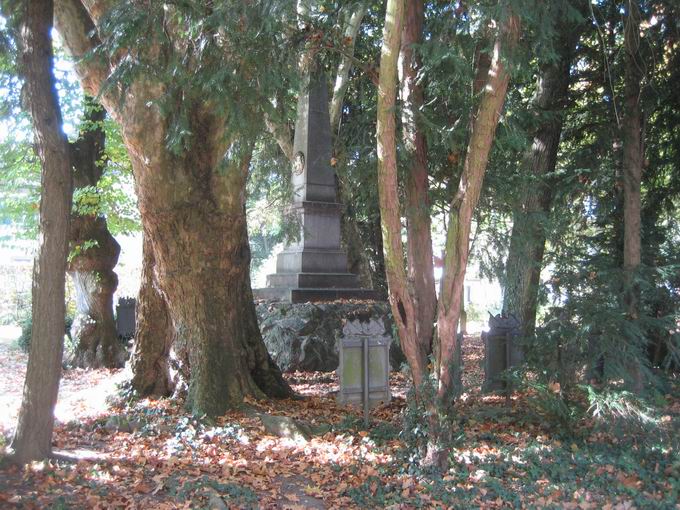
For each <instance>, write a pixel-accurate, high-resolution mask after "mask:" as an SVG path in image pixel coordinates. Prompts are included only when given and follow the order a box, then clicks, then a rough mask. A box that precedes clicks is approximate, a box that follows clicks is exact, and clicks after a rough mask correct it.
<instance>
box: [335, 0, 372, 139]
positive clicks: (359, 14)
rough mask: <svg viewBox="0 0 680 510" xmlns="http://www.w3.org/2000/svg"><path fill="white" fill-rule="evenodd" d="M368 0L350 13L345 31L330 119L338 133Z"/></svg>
mask: <svg viewBox="0 0 680 510" xmlns="http://www.w3.org/2000/svg"><path fill="white" fill-rule="evenodd" d="M366 8H367V5H366V2H360V3H358V4H357V5H356V6H355V8H354V9H353V10H352V11H351V12H350V13H348V16H347V24H346V25H345V30H344V31H343V36H344V41H343V42H342V44H344V45H345V48H344V50H345V54H343V55H342V56H341V57H340V64H338V71H337V73H336V75H335V85H334V86H333V97H332V98H331V104H330V108H329V110H330V112H329V114H330V119H331V131H333V132H335V133H337V132H339V131H340V120H341V118H342V105H343V103H344V102H345V93H346V92H347V87H348V85H349V73H350V71H351V70H352V58H353V57H354V45H355V43H356V38H357V34H358V33H359V28H360V27H361V20H363V19H364V15H365V14H366Z"/></svg>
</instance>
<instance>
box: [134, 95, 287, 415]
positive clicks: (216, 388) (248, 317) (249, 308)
mask: <svg viewBox="0 0 680 510" xmlns="http://www.w3.org/2000/svg"><path fill="white" fill-rule="evenodd" d="M203 108H204V107H202V106H199V105H196V106H195V108H194V112H195V116H194V118H193V119H192V121H193V122H192V126H191V128H192V130H194V132H195V133H196V135H195V140H196V143H197V144H200V146H199V145H197V146H196V147H195V149H193V150H187V151H186V152H184V153H183V154H182V155H180V156H174V155H172V154H171V153H170V152H169V151H168V150H167V149H166V148H165V143H164V139H161V140H158V139H154V138H155V137H156V136H157V135H154V134H150V136H149V137H147V134H146V132H141V131H140V130H139V128H136V127H133V126H130V127H131V130H126V129H125V127H124V131H125V132H126V136H127V140H126V141H127V142H128V143H130V144H132V145H134V146H135V147H138V148H141V149H142V151H143V154H144V156H145V157H144V158H140V157H138V156H137V154H133V155H132V158H131V159H132V166H133V171H134V173H135V182H136V186H137V195H138V198H139V206H140V212H141V216H142V222H143V225H144V230H145V233H146V234H147V235H148V236H149V241H150V242H151V244H152V246H153V253H154V257H155V262H156V270H155V271H156V277H157V279H158V285H159V287H160V290H161V292H162V293H163V295H164V296H165V299H166V302H167V305H168V310H169V312H170V318H171V320H172V324H173V326H174V329H175V335H176V336H177V337H178V340H179V341H180V342H182V343H185V344H186V346H187V351H188V362H189V367H188V369H185V370H186V371H187V372H188V373H189V374H190V380H189V392H188V397H187V406H188V407H189V408H190V409H191V410H192V411H193V412H194V413H195V414H206V415H208V416H218V415H220V414H222V413H224V411H225V410H226V409H228V408H230V407H234V406H237V405H239V404H240V403H241V402H242V401H243V397H244V396H253V397H263V396H265V395H269V396H275V397H284V396H287V395H289V394H290V390H289V388H288V386H287V384H286V383H285V382H284V380H283V378H282V376H281V373H280V371H279V369H278V368H277V367H276V365H274V363H273V362H272V360H271V358H270V356H269V353H268V352H267V349H266V347H265V345H264V342H263V341H262V337H261V336H260V332H259V328H258V325H257V318H256V315H255V307H254V304H253V296H252V291H251V288H250V275H249V268H250V248H249V246H248V237H247V231H246V215H245V193H244V188H245V182H246V177H247V171H248V165H249V163H250V154H249V151H245V152H247V154H246V153H245V152H244V153H242V154H241V158H240V160H236V159H235V161H233V162H232V164H231V165H230V167H229V168H228V169H227V170H226V171H222V172H220V171H218V164H219V163H220V159H221V157H222V155H223V154H224V151H223V149H222V148H221V147H220V144H219V143H218V142H217V139H218V137H219V136H220V127H219V122H218V121H217V119H215V118H214V117H213V116H212V115H211V114H210V113H208V112H207V111H206V110H205V109H203ZM134 121H136V122H135V124H136V125H139V122H140V121H141V123H142V124H143V121H142V119H134ZM131 131H132V132H131ZM131 135H132V136H134V137H135V140H133V139H132V136H131ZM235 145H236V144H235ZM234 148H235V147H234Z"/></svg>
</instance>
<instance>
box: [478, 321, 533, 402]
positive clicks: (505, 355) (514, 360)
mask: <svg viewBox="0 0 680 510" xmlns="http://www.w3.org/2000/svg"><path fill="white" fill-rule="evenodd" d="M519 338H520V322H519V320H518V319H517V317H515V316H514V315H512V314H510V315H501V314H498V315H491V314H489V331H488V332H487V331H484V332H482V341H483V342H484V384H483V385H482V391H483V392H485V393H486V392H494V391H507V390H509V388H508V385H507V384H506V382H505V381H504V380H503V378H502V377H501V374H502V372H503V371H504V370H507V369H508V368H511V367H513V366H516V365H519V364H520V363H522V361H523V359H524V353H523V352H522V350H521V349H520V347H519V345H518V341H519Z"/></svg>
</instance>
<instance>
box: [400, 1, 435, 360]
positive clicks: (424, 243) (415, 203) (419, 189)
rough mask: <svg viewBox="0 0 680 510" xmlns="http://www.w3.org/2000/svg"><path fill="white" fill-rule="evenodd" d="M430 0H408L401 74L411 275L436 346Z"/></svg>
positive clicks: (422, 327) (427, 337) (420, 319)
mask: <svg viewBox="0 0 680 510" xmlns="http://www.w3.org/2000/svg"><path fill="white" fill-rule="evenodd" d="M424 17H425V16H424V4H423V1H422V0H407V1H406V12H405V21H404V28H403V31H402V35H401V52H400V54H399V74H400V76H399V77H400V82H401V100H402V102H403V104H402V109H401V122H402V130H403V139H404V148H405V149H406V154H407V158H408V164H409V168H408V170H407V171H406V184H405V192H406V210H405V215H406V235H407V253H408V257H407V261H408V281H409V284H410V285H411V286H412V287H413V291H412V295H413V299H414V306H415V313H416V317H415V320H416V334H417V336H418V342H419V343H421V344H423V345H427V348H426V349H427V352H428V353H429V352H431V345H432V336H433V333H434V316H435V313H436V308H437V295H436V292H435V283H434V266H433V260H434V258H433V254H432V232H431V223H430V197H429V194H428V190H429V182H428V169H427V145H426V142H425V136H424V134H423V132H422V128H421V126H420V124H421V122H420V119H419V118H418V116H419V115H420V113H419V112H420V110H421V109H422V106H423V91H422V88H421V87H420V85H419V84H418V72H419V70H420V68H421V62H420V58H419V57H418V53H417V51H416V48H415V46H416V45H418V44H420V43H421V42H422V35H423V22H424Z"/></svg>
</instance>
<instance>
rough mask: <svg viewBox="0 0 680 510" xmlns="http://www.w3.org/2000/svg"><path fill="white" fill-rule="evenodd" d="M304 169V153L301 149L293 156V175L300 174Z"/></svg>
mask: <svg viewBox="0 0 680 510" xmlns="http://www.w3.org/2000/svg"><path fill="white" fill-rule="evenodd" d="M304 170H305V155H304V154H303V153H302V151H298V152H297V154H295V157H294V158H293V173H294V174H295V175H301V174H302V172H303V171H304Z"/></svg>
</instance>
